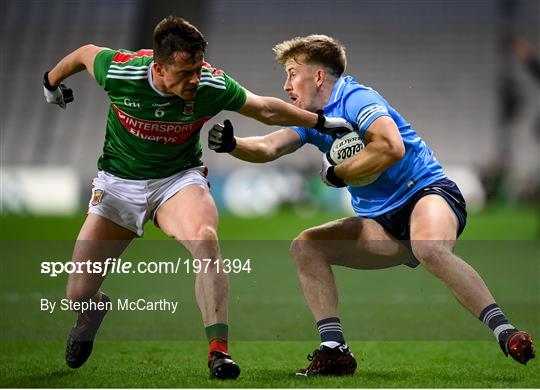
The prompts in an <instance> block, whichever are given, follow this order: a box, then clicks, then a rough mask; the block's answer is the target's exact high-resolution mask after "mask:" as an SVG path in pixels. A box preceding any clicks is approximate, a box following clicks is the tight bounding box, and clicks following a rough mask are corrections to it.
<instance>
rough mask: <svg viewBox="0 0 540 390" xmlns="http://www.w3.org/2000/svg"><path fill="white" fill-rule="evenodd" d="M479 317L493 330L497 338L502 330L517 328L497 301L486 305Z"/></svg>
mask: <svg viewBox="0 0 540 390" xmlns="http://www.w3.org/2000/svg"><path fill="white" fill-rule="evenodd" d="M478 318H479V319H480V321H482V322H483V323H484V324H485V325H487V326H488V327H489V329H491V330H492V331H493V334H494V335H495V338H496V339H497V340H499V335H500V334H501V332H502V331H504V330H507V329H515V327H514V326H513V325H512V324H510V321H508V318H506V316H505V315H504V313H503V312H502V310H501V308H500V307H499V305H497V304H496V303H492V304H491V305H488V306H486V307H485V308H484V310H482V312H481V313H480V316H479V317H478Z"/></svg>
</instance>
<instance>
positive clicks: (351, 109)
mask: <svg viewBox="0 0 540 390" xmlns="http://www.w3.org/2000/svg"><path fill="white" fill-rule="evenodd" d="M345 114H346V116H347V120H349V121H350V122H352V123H355V124H356V125H357V126H358V132H359V134H360V136H361V137H362V138H364V137H365V134H366V130H367V129H368V127H369V126H371V124H372V123H373V122H374V121H375V120H376V119H377V118H379V117H381V116H390V114H389V112H388V108H387V105H386V102H385V101H384V99H383V98H382V97H381V96H380V95H379V94H378V93H377V92H375V91H372V90H371V91H365V90H363V91H355V92H353V93H351V94H350V95H349V96H347V99H346V101H345Z"/></svg>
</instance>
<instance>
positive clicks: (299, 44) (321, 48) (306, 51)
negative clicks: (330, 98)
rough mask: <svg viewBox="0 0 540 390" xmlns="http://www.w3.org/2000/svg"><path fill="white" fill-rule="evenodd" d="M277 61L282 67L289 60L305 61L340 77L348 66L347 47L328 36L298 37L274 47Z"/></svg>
mask: <svg viewBox="0 0 540 390" xmlns="http://www.w3.org/2000/svg"><path fill="white" fill-rule="evenodd" d="M274 53H276V61H277V62H278V63H280V64H282V65H285V63H286V62H287V61H288V60H289V59H293V60H295V61H298V60H299V59H301V58H300V57H303V59H304V60H305V61H306V62H307V63H309V64H314V63H315V64H319V65H322V66H324V67H326V68H327V69H328V70H329V71H330V73H332V74H333V75H334V76H335V77H340V76H341V75H342V74H343V72H344V71H345V68H346V66H347V56H346V54H345V46H343V45H342V44H341V43H340V42H339V41H338V40H337V39H334V38H331V37H329V36H326V35H308V36H307V37H296V38H293V39H289V40H288V41H284V42H281V43H279V44H277V45H276V46H274Z"/></svg>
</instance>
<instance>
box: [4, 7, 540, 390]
mask: <svg viewBox="0 0 540 390" xmlns="http://www.w3.org/2000/svg"><path fill="white" fill-rule="evenodd" d="M0 10H1V12H0V22H1V24H0V26H1V27H0V29H1V34H0V41H1V48H2V58H1V61H2V72H0V80H1V81H2V98H1V99H2V101H1V118H2V121H1V140H0V148H1V150H0V154H1V155H0V159H1V166H0V189H1V199H0V200H1V202H0V204H1V206H0V207H1V214H2V216H1V217H0V233H1V237H2V250H1V257H2V260H1V263H0V265H1V273H0V275H1V276H0V285H1V286H2V289H1V296H0V310H1V311H0V314H1V318H2V320H1V321H0V324H1V327H0V346H1V349H0V351H1V353H0V371H1V378H2V380H0V385H2V387H5V386H9V387H12V386H15V387H20V386H24V387H34V386H38V387H48V386H51V387H73V386H75V387H78V386H90V387H101V386H114V387H125V386H128V387H134V386H135V387H147V386H157V387H171V386H172V387H207V386H213V384H211V383H210V382H206V380H205V379H204V375H205V372H204V362H203V363H202V364H201V362H200V361H199V360H198V359H197V356H199V355H200V356H199V357H201V356H203V357H204V349H205V343H204V334H203V331H202V328H201V326H200V318H199V315H198V312H197V308H196V305H195V302H194V298H193V296H192V295H193V292H192V287H193V284H192V275H185V274H184V275H174V276H172V275H168V276H163V275H159V276H158V275H154V276H148V275H136V276H132V275H129V277H127V276H123V277H122V276H119V277H115V278H109V279H108V280H107V282H106V289H107V292H109V293H110V294H111V295H113V296H115V297H131V298H137V297H140V296H144V297H162V296H163V297H168V298H170V299H174V298H175V297H176V298H178V297H180V300H181V312H180V313H179V314H177V315H176V316H171V315H168V314H167V313H152V314H151V315H149V314H148V313H133V312H132V313H129V312H115V313H113V315H111V316H109V317H108V318H107V322H106V326H105V327H104V328H103V329H102V331H101V333H100V341H99V342H98V348H96V352H95V355H94V357H93V358H92V360H91V361H90V362H89V363H88V364H87V367H85V370H82V371H78V372H77V373H76V374H73V372H72V371H66V369H65V368H64V365H63V361H62V356H61V352H62V348H63V339H64V337H65V333H66V330H67V329H68V328H69V326H70V325H71V323H72V320H73V318H72V317H73V316H72V314H71V313H58V314H57V315H54V316H50V315H48V314H46V313H43V312H40V311H39V310H38V305H39V300H40V299H41V298H42V297H48V298H50V299H60V298H61V297H62V294H63V289H64V285H65V275H64V276H60V277H58V278H55V279H52V278H50V277H47V276H44V275H39V271H38V269H39V268H38V267H39V262H40V261H43V260H49V259H61V260H67V259H68V258H69V256H70V252H71V248H72V245H73V243H72V240H73V239H74V238H75V237H76V233H77V232H78V229H79V227H80V225H81V223H82V221H83V220H84V208H85V204H86V202H87V201H88V198H89V195H90V182H91V179H92V177H93V176H94V175H95V170H96V161H97V158H98V156H99V154H100V150H101V147H102V143H103V138H104V134H105V127H104V126H105V118H106V111H107V99H106V95H105V93H104V92H103V91H102V90H101V89H100V87H99V86H98V85H97V84H96V83H95V82H94V81H93V80H91V78H90V77H89V76H88V75H85V74H80V75H77V76H74V77H72V78H70V79H69V80H68V81H67V84H68V85H69V86H70V87H72V88H73V89H74V93H75V102H74V103H72V104H70V105H69V106H68V109H67V110H65V111H64V110H60V109H58V107H55V106H51V105H47V104H46V103H45V102H44V99H43V96H42V87H41V82H42V75H43V72H44V71H45V70H47V69H49V68H50V67H51V66H53V65H54V64H55V63H56V61H58V60H59V59H60V58H61V57H62V56H64V55H66V54H67V53H69V52H70V51H71V50H73V49H75V48H77V47H79V46H80V45H82V44H85V43H94V44H97V45H103V46H107V47H111V48H129V49H139V48H147V47H150V45H151V33H152V29H153V27H154V26H155V24H156V22H157V21H159V20H160V19H162V18H163V17H164V16H165V15H168V14H178V15H181V16H183V17H185V18H186V19H188V20H190V21H192V22H193V23H194V24H195V25H196V26H198V27H199V28H200V30H201V31H202V32H203V33H204V34H205V36H206V38H207V40H208V41H209V42H210V44H209V47H208V52H207V59H208V61H209V62H210V63H212V64H213V65H215V66H217V67H219V68H221V69H223V70H225V71H226V72H227V73H228V74H230V75H231V76H232V77H234V78H235V79H236V80H238V81H239V82H240V83H241V84H243V85H244V86H245V87H246V88H248V89H249V90H251V91H253V92H255V93H257V94H264V95H270V96H277V97H281V98H283V99H285V98H286V96H285V94H284V93H283V91H282V85H283V81H284V76H283V75H284V74H283V71H282V69H281V67H280V66H279V65H277V64H276V63H275V62H274V60H273V53H272V51H271V48H272V47H273V45H274V44H275V43H277V42H280V41H282V40H285V39H288V38H291V37H293V36H297V35H306V34H311V33H324V34H327V35H331V36H333V37H335V38H337V39H339V40H340V41H341V42H342V43H343V44H345V46H346V47H347V50H348V69H347V73H348V74H352V75H354V76H356V77H357V78H358V80H359V81H360V82H361V83H364V84H366V85H370V86H372V87H374V88H375V89H377V90H378V91H380V92H381V93H382V94H383V96H385V97H386V98H387V99H388V100H389V101H390V102H391V104H392V105H393V106H394V107H395V108H396V109H397V110H398V111H400V112H401V113H402V114H403V115H404V116H405V117H406V118H407V119H408V120H409V121H410V122H411V123H412V124H413V126H414V128H415V129H416V131H417V132H418V133H419V134H420V135H421V136H422V137H423V138H424V139H425V140H426V141H427V142H428V144H429V145H430V147H431V148H432V149H433V150H434V151H435V154H436V156H437V157H438V158H439V160H440V161H441V162H442V164H443V165H444V166H445V168H447V170H448V171H449V173H450V175H451V177H452V178H454V179H455V180H456V181H457V182H458V183H459V184H460V185H461V186H462V188H463V190H464V192H465V195H466V197H467V199H468V201H469V203H470V205H471V206H472V214H471V216H470V218H469V223H468V227H467V229H466V231H465V233H464V235H463V239H464V240H463V241H462V242H461V243H460V244H459V245H458V247H457V251H458V253H459V254H460V255H463V256H465V257H466V258H467V260H469V261H470V262H471V263H472V264H473V265H474V266H475V267H476V268H477V269H478V270H479V271H480V273H481V274H482V275H483V276H484V277H485V278H486V281H487V283H488V285H489V286H490V288H491V290H492V291H493V292H494V293H495V296H496V297H497V299H498V301H499V303H500V304H501V306H502V307H503V309H504V310H505V311H506V312H507V314H509V316H510V317H511V318H514V319H515V320H516V322H517V323H518V324H519V325H520V326H522V327H523V328H524V329H527V330H529V331H531V332H532V333H533V334H535V335H537V337H538V335H540V315H539V313H540V298H539V297H540V283H539V280H540V263H539V260H538V258H539V256H538V237H539V234H540V228H539V222H538V213H539V209H538V200H537V197H538V193H539V182H540V157H539V156H540V153H539V134H540V133H539V130H538V126H539V125H540V124H539V123H540V122H539V119H538V118H539V101H540V100H539V88H538V86H539V85H538V83H537V82H535V80H534V79H533V78H532V77H531V75H530V74H529V73H528V72H527V70H526V69H525V67H524V66H523V64H521V63H519V61H518V60H517V59H516V57H515V56H514V54H513V53H512V50H511V39H510V38H511V37H517V36H519V37H522V38H523V39H525V40H526V41H527V42H529V44H530V45H531V47H532V48H533V50H534V51H535V54H536V55H537V56H538V55H540V54H539V53H540V47H539V41H540V40H539V33H540V3H539V2H538V1H534V0H531V1H526V0H515V1H512V0H500V1H481V0H478V1H453V2H448V1H442V0H440V1H429V2H428V1H399V0H395V1H390V0H385V1H334V2H322V1H318V0H316V1H309V2H308V1H276V0H274V1H265V2H250V1H208V0H202V1H196V2H195V1H163V0H158V1H143V0H138V1H101V0H98V1H92V2H87V1H38V0H36V1H15V0H8V1H4V2H2V4H1V5H0ZM225 118H230V119H232V120H233V123H235V124H236V129H237V134H238V135H240V136H247V135H251V134H257V135H260V134H265V133H267V132H269V131H271V129H270V128H268V127H264V126H263V125H261V124H259V123H257V122H255V121H253V120H249V119H245V118H243V117H241V116H239V115H237V114H235V113H223V114H220V115H219V116H218V117H216V118H214V119H213V120H211V121H210V122H209V123H208V124H207V125H206V126H205V128H204V129H203V131H202V133H201V138H202V143H203V147H204V148H205V157H204V160H205V162H206V164H207V165H208V166H209V168H210V172H211V180H212V191H213V193H214V196H215V198H216V201H217V203H218V206H219V208H220V215H221V218H220V232H219V233H220V237H221V238H222V239H223V243H222V245H223V248H224V253H226V254H230V255H231V256H238V257H240V256H244V257H249V256H251V257H252V267H253V270H254V271H253V273H252V274H250V275H247V274H241V275H231V337H232V338H233V340H236V341H235V342H234V344H233V348H234V351H235V358H236V359H237V360H239V361H240V362H241V363H242V366H243V369H244V370H245V371H244V373H243V374H242V380H243V381H242V382H237V383H235V386H239V387H267V386H271V387H302V386H308V387H343V386H344V387H358V386H370V385H371V386H382V387H394V386H399V387H408V386H416V387H539V386H540V375H539V374H538V370H536V374H534V375H532V374H531V373H530V372H531V371H526V368H524V367H523V368H522V367H517V366H516V365H515V363H513V362H511V361H509V359H503V358H502V355H500V351H498V350H497V346H496V345H495V344H494V343H493V340H492V336H491V335H490V334H489V332H487V331H486V329H485V328H484V327H483V326H482V325H481V324H480V323H479V321H476V322H475V321H474V319H472V318H471V317H470V315H469V314H468V313H466V312H465V311H464V310H463V309H462V308H461V307H459V305H457V304H456V303H455V301H454V299H453V298H452V297H451V295H450V294H449V293H448V291H447V290H446V289H445V288H444V286H443V285H442V284H441V283H440V282H439V281H438V280H436V279H435V278H433V277H432V276H431V275H429V274H428V273H427V272H426V271H425V270H423V269H422V268H420V269H418V270H416V271H414V272H412V271H409V270H406V269H403V268H402V267H398V268H396V269H391V270H384V271H377V272H369V273H365V272H361V271H356V272H355V271H350V270H343V269H336V270H335V274H336V277H337V279H338V285H339V290H340V293H341V297H342V299H341V303H340V307H341V310H342V320H343V323H344V326H345V331H346V333H347V335H348V338H349V340H350V341H351V342H352V346H353V350H354V351H355V352H356V353H357V356H359V360H360V361H361V374H360V378H361V379H358V377H357V378H356V379H355V378H351V379H347V380H345V381H331V380H328V381H326V380H322V381H319V382H309V383H307V384H299V383H298V382H294V381H293V380H292V379H291V378H290V377H288V376H287V375H288V374H289V373H290V372H291V370H294V369H295V368H298V367H300V366H302V365H304V363H305V362H304V360H305V359H304V356H305V354H306V353H307V352H308V351H309V350H311V349H313V348H314V346H315V341H316V339H317V334H316V330H315V328H314V326H313V323H312V319H311V315H310V313H309V312H308V310H307V308H306V306H305V303H304V300H303V297H302V294H301V291H300V289H299V286H298V282H297V280H296V276H295V272H294V265H293V264H292V261H291V258H290V254H289V253H288V245H289V243H290V240H291V239H292V238H293V237H294V236H295V235H296V234H298V232H300V231H301V230H302V229H304V228H307V227H309V226H313V225H316V224H320V223H323V222H325V221H328V220H331V219H335V218H338V217H340V216H343V215H344V214H345V213H350V206H348V201H347V196H346V193H344V192H341V193H340V192H339V191H338V190H332V189H329V188H326V187H325V186H324V185H322V184H321V183H320V181H319V178H318V168H319V164H320V156H319V154H318V153H317V151H316V150H315V148H313V147H310V146H306V147H304V148H303V149H302V150H300V151H298V152H297V153H295V154H293V155H291V156H287V157H285V158H283V159H281V160H279V161H276V162H274V163H271V164H267V165H263V166H256V165H250V164H246V163H242V162H240V161H237V160H235V159H233V158H230V157H229V156H223V155H217V154H215V153H212V152H210V151H208V150H206V145H205V143H206V133H207V130H208V127H209V126H210V125H211V124H213V123H215V122H217V121H220V120H222V119H225ZM163 239H164V236H163V235H162V234H161V233H160V232H159V231H157V229H156V228H155V227H153V226H151V225H150V224H149V225H147V231H146V234H145V238H144V239H143V240H139V241H138V242H136V243H134V244H133V245H132V246H131V247H130V248H129V250H128V251H127V252H126V253H125V254H124V256H122V258H125V259H127V260H132V261H136V260H154V259H167V260H168V259H171V258H172V259H174V258H176V257H178V256H182V257H186V256H187V254H186V253H184V252H182V251H179V249H178V246H177V245H176V244H175V243H174V242H171V241H170V240H168V241H163ZM37 240H44V241H37ZM509 270H512V271H513V270H519V272H516V273H514V272H509ZM448 319H451V320H450V321H449V320H448ZM125 324H130V326H124V325H125ZM419 329H420V331H419ZM118 340H120V341H118ZM177 340H181V341H180V342H177ZM411 340H416V341H417V343H414V342H413V341H411ZM278 341H279V342H278ZM434 341H436V342H434ZM276 346H278V347H276ZM261 349H262V350H264V351H265V354H264V355H263V356H261V354H260V350H261ZM193 351H198V352H197V353H195V352H193ZM284 351H285V352H288V355H287V356H288V357H289V359H283V354H284V353H285V352H284ZM412 360H414V361H415V364H414V366H411V363H410V362H411V361H412ZM111 362H112V363H114V364H112V365H111V364H110V363H111ZM457 362H459V363H457ZM533 363H536V362H533ZM516 367H517V369H516ZM119 372H120V374H119ZM163 373H165V375H162V374H163ZM167 374H168V375H167ZM111 378H114V379H113V380H112V382H111ZM201 378H203V379H202V380H201Z"/></svg>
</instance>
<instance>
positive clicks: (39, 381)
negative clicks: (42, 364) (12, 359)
mask: <svg viewBox="0 0 540 390" xmlns="http://www.w3.org/2000/svg"><path fill="white" fill-rule="evenodd" d="M75 374H76V372H75V370H71V369H66V368H63V369H59V370H54V371H48V372H46V373H39V374H35V375H28V376H20V377H19V378H18V380H16V381H13V380H12V381H8V383H5V386H6V387H52V386H53V385H52V384H51V382H54V381H55V380H58V379H63V378H67V377H70V376H72V375H75Z"/></svg>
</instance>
